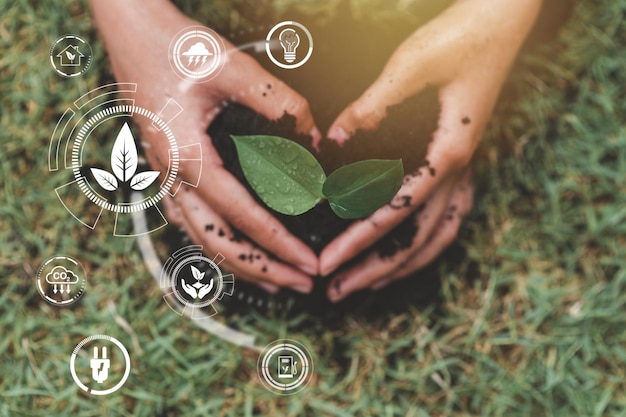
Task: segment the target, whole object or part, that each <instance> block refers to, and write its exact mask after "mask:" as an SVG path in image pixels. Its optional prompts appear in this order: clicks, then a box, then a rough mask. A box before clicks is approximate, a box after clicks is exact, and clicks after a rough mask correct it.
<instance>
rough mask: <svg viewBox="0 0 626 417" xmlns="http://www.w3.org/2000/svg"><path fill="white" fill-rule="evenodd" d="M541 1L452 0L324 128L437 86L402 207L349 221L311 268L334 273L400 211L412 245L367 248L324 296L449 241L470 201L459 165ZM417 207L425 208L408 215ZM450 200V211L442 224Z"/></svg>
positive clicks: (389, 276)
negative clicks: (386, 253) (435, 112)
mask: <svg viewBox="0 0 626 417" xmlns="http://www.w3.org/2000/svg"><path fill="white" fill-rule="evenodd" d="M540 6H541V0H458V1H456V2H455V3H454V4H453V5H452V6H450V7H449V8H448V9H447V10H445V11H444V12H443V13H442V14H441V15H439V16H438V17H437V18H435V19H434V20H432V21H431V22H429V23H428V24H426V25H425V26H423V27H421V28H420V29H418V30H417V31H416V32H414V33H413V34H412V35H411V36H410V37H409V38H408V39H407V40H406V41H404V42H403V43H402V44H401V45H400V47H399V48H398V49H397V50H396V52H395V53H394V54H393V55H392V57H391V58H390V59H389V62H388V63H387V65H386V66H385V68H384V70H383V72H382V73H381V75H380V76H379V77H378V79H377V80H376V81H375V82H374V84H372V85H371V86H370V87H369V88H368V90H367V91H365V93H364V94H363V95H362V96H361V97H360V98H359V99H357V100H356V101H355V102H353V103H352V104H350V106H348V108H346V109H345V110H344V111H343V112H342V113H341V114H340V115H339V117H338V118H337V119H336V121H335V122H334V123H333V125H332V126H331V127H330V129H329V132H328V136H329V137H330V138H332V139H334V140H336V141H338V142H340V143H343V142H344V141H345V140H347V139H348V138H349V136H350V135H351V134H353V133H354V132H355V131H356V130H357V129H375V128H376V127H377V126H378V124H379V123H380V121H381V120H382V119H383V118H384V117H385V113H386V109H387V107H388V106H391V105H394V104H398V103H401V102H402V101H404V100H405V99H406V98H408V97H410V96H412V95H415V94H417V93H418V92H419V91H421V90H422V89H424V88H425V87H426V86H429V85H437V86H438V87H439V99H440V103H441V108H442V110H441V114H440V118H439V127H438V129H437V131H436V132H435V133H434V134H433V141H432V142H431V144H430V145H429V149H428V153H427V160H428V161H429V166H428V167H422V168H421V169H420V170H419V171H418V172H417V173H414V174H412V175H408V176H407V177H406V178H405V183H404V185H403V186H402V188H401V189H400V191H399V192H398V194H397V196H396V198H398V199H399V197H398V196H410V205H408V206H407V207H402V208H399V209H398V208H395V209H394V208H392V207H390V206H385V207H383V208H381V209H379V210H378V211H377V212H375V213H374V214H373V215H371V216H370V217H369V218H368V219H366V220H365V221H363V222H357V223H354V224H353V225H351V226H350V227H349V228H348V229H347V230H346V231H345V232H344V233H342V234H341V235H340V236H338V237H337V238H336V239H335V240H333V241H332V242H331V243H330V244H329V245H328V246H327V247H326V248H325V249H324V251H323V252H322V254H321V256H320V272H321V274H322V275H328V274H330V273H331V272H333V271H335V270H336V269H337V268H338V267H339V266H340V265H342V264H343V263H344V262H346V261H347V260H349V259H351V258H353V257H354V256H356V255H357V254H359V253H360V252H362V251H363V250H365V249H366V248H368V247H369V246H371V245H372V244H373V243H374V242H375V241H377V240H378V239H380V238H381V237H382V236H384V235H385V234H386V233H388V232H389V231H390V230H392V229H393V228H394V227H395V226H397V225H398V224H399V223H401V222H402V221H403V220H404V219H405V218H407V216H413V217H414V218H415V219H416V222H417V223H418V225H419V231H418V233H417V235H416V236H415V237H414V239H413V243H412V245H411V247H410V248H408V249H406V250H403V251H399V252H397V253H396V254H395V255H394V256H393V257H390V258H387V259H381V257H380V256H379V254H377V253H373V252H372V253H370V254H368V255H367V257H366V259H365V260H364V261H363V262H361V263H359V264H357V265H355V266H353V267H351V268H349V269H347V270H345V271H342V272H340V273H339V274H338V275H337V276H336V277H335V278H334V279H333V281H332V282H331V283H330V285H329V287H328V297H329V298H330V299H331V300H332V301H338V300H340V299H342V298H344V297H345V296H347V295H348V294H350V293H351V292H353V291H355V290H358V289H364V288H380V287H382V286H383V285H384V284H386V283H389V282H390V281H392V280H394V279H397V278H400V277H402V276H406V275H408V274H410V273H411V272H413V271H415V270H417V269H419V268H422V267H423V266H425V265H426V264H427V263H428V262H430V261H432V260H433V259H434V258H435V257H436V256H437V254H438V253H439V252H440V251H441V250H443V248H445V246H447V244H449V243H450V242H451V241H452V240H453V239H454V236H455V235H456V233H457V230H458V228H459V225H460V219H461V217H462V216H463V215H465V214H466V213H467V212H468V211H469V210H470V208H471V200H472V192H473V191H472V187H471V183H470V178H469V173H467V165H468V164H469V162H470V160H471V158H472V155H473V153H474V151H475V149H476V147H477V145H478V142H479V140H480V138H481V136H482V134H483V131H484V129H485V126H486V124H487V122H488V120H489V118H490V115H491V112H492V110H493V107H494V105H495V102H496V100H497V98H498V95H499V92H500V88H501V86H502V83H503V82H504V80H505V79H506V76H507V74H508V71H509V68H510V66H511V64H512V63H513V61H514V59H515V56H516V54H517V51H518V50H519V48H520V46H521V45H522V43H523V41H524V39H525V37H526V36H527V34H528V32H529V31H530V29H531V28H532V25H533V23H534V21H535V19H536V17H537V14H538V12H539V9H540ZM392 205H394V204H393V202H392ZM398 205H400V204H398ZM419 207H424V208H423V210H421V211H420V212H416V211H417V210H418V208H419ZM453 207H456V209H455V210H456V214H453V217H452V219H451V221H448V220H449V219H448V217H449V214H448V213H449V211H451V210H452V209H453Z"/></svg>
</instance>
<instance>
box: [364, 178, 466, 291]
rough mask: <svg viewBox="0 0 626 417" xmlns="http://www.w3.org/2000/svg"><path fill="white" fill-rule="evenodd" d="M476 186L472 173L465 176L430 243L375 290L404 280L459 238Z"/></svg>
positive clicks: (378, 283) (456, 188)
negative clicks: (472, 179)
mask: <svg viewBox="0 0 626 417" xmlns="http://www.w3.org/2000/svg"><path fill="white" fill-rule="evenodd" d="M473 195H474V185H473V183H472V181H471V173H469V170H468V173H467V174H466V175H465V176H464V178H463V180H462V181H461V182H460V183H459V184H458V185H457V186H456V187H455V189H454V192H453V193H452V197H451V199H450V205H449V207H448V211H447V213H446V215H445V216H444V217H443V218H442V219H441V220H440V222H439V226H438V227H437V230H436V231H435V233H433V235H432V237H431V238H430V239H429V241H428V242H427V243H426V244H425V245H424V246H423V247H422V248H421V249H420V250H419V251H418V252H417V253H416V254H415V255H413V256H411V257H410V258H409V259H408V261H407V262H406V263H404V264H403V265H401V266H399V267H398V268H397V269H396V270H395V271H393V272H392V273H391V274H390V275H389V276H388V277H387V278H385V279H384V280H383V281H379V282H376V283H374V285H372V289H373V290H379V289H381V288H383V287H385V286H387V285H389V284H390V283H392V282H393V281H396V280H398V279H401V278H404V277H406V276H407V275H409V274H412V273H414V272H415V271H418V270H420V269H422V268H424V267H425V266H427V265H428V264H430V263H431V262H432V261H434V260H435V259H436V258H437V256H439V255H440V254H441V252H443V251H444V250H445V249H446V248H447V247H448V246H450V244H452V242H454V240H455V239H456V237H457V234H458V232H459V229H460V227H461V224H462V222H463V220H464V219H465V217H466V216H467V215H468V214H469V213H470V211H471V210H472V205H473Z"/></svg>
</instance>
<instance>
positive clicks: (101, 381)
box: [70, 334, 131, 395]
mask: <svg viewBox="0 0 626 417" xmlns="http://www.w3.org/2000/svg"><path fill="white" fill-rule="evenodd" d="M130 365H131V364H130V355H129V354H128V350H126V348H125V347H124V345H123V344H122V343H121V342H120V341H119V340H117V339H115V338H114V337H111V336H107V335H104V334H98V335H94V336H89V337H87V338H86V339H83V340H82V341H81V342H80V343H79V344H78V345H77V346H76V348H74V351H73V352H72V356H71V357H70V372H71V374H72V379H74V382H75V383H76V385H78V386H79V387H80V389H82V390H83V391H85V392H88V393H89V394H92V395H108V394H111V393H113V392H115V391H117V390H118V389H120V388H121V387H122V386H123V385H124V383H126V380H127V379H128V376H129V375H130ZM122 370H123V371H122Z"/></svg>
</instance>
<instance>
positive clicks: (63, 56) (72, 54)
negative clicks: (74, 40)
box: [57, 45, 85, 67]
mask: <svg viewBox="0 0 626 417" xmlns="http://www.w3.org/2000/svg"><path fill="white" fill-rule="evenodd" d="M84 56H85V55H83V54H82V53H81V52H80V51H79V50H78V46H74V45H68V46H66V47H65V49H63V50H62V51H61V52H59V53H58V54H57V58H59V62H60V65H61V66H62V67H79V66H80V59H81V58H83V57H84Z"/></svg>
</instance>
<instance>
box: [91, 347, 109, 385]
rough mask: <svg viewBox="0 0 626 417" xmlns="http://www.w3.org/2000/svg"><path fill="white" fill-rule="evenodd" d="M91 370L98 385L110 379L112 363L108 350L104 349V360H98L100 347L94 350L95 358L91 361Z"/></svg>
mask: <svg viewBox="0 0 626 417" xmlns="http://www.w3.org/2000/svg"><path fill="white" fill-rule="evenodd" d="M89 366H90V368H91V377H92V378H93V379H94V380H95V381H96V382H98V383H100V384H102V383H103V382H104V381H106V380H107V378H108V377H109V368H110V367H111V361H110V360H109V359H108V358H107V348H106V347H103V348H102V358H98V347H97V346H94V348H93V358H92V359H91V360H90V361H89Z"/></svg>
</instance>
